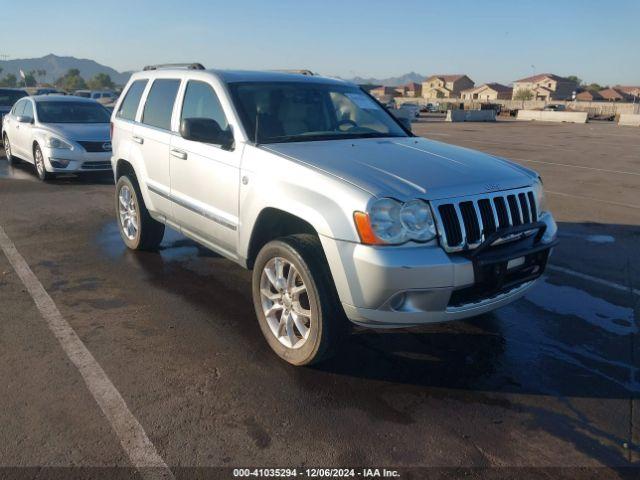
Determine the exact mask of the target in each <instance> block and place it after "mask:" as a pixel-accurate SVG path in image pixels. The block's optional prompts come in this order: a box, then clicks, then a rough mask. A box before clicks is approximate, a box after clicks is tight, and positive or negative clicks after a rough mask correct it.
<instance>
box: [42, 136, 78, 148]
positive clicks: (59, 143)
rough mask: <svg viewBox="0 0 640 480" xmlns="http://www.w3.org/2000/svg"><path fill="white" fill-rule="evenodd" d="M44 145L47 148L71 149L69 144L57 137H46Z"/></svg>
mask: <svg viewBox="0 0 640 480" xmlns="http://www.w3.org/2000/svg"><path fill="white" fill-rule="evenodd" d="M45 145H46V146H47V147H49V148H59V149H64V150H71V148H72V147H71V145H70V144H68V143H67V142H65V141H64V140H61V139H60V138H58V137H47V139H46V141H45Z"/></svg>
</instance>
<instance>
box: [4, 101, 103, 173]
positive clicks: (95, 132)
mask: <svg viewBox="0 0 640 480" xmlns="http://www.w3.org/2000/svg"><path fill="white" fill-rule="evenodd" d="M109 115H110V113H109V112H108V111H107V109H106V108H104V107H103V106H102V105H100V104H99V103H98V102H96V101H95V100H91V99H84V98H79V97H67V96H61V95H60V96H59V95H40V96H34V97H25V98H22V99H20V100H18V102H16V104H15V105H14V106H13V108H12V109H11V112H9V113H8V114H7V115H5V117H4V120H3V122H2V139H3V142H4V151H5V156H6V157H7V159H8V160H9V162H13V161H15V160H16V159H22V160H25V161H27V162H29V163H33V164H34V165H35V167H36V170H37V172H38V177H40V179H41V180H43V181H45V180H49V179H51V178H53V177H54V176H55V175H56V174H57V173H83V172H99V171H103V172H104V171H110V170H111V139H110V134H109Z"/></svg>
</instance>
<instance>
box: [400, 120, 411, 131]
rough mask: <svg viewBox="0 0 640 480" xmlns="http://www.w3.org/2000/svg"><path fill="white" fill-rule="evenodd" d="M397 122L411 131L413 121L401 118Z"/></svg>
mask: <svg viewBox="0 0 640 480" xmlns="http://www.w3.org/2000/svg"><path fill="white" fill-rule="evenodd" d="M397 120H398V121H399V122H400V123H401V124H402V126H403V127H404V128H406V129H407V130H409V131H411V119H409V118H407V117H400V118H398V119H397Z"/></svg>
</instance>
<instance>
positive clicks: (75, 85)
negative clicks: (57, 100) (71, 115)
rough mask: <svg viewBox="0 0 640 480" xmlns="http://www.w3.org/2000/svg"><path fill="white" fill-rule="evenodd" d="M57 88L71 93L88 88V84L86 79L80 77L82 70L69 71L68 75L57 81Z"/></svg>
mask: <svg viewBox="0 0 640 480" xmlns="http://www.w3.org/2000/svg"><path fill="white" fill-rule="evenodd" d="M55 86H56V87H58V88H62V89H63V90H67V91H69V92H72V91H74V90H82V89H83V88H87V84H86V82H85V81H84V78H82V77H81V76H80V70H78V69H77V68H70V69H69V70H67V73H65V74H64V75H63V76H62V77H60V78H59V79H57V80H56V81H55Z"/></svg>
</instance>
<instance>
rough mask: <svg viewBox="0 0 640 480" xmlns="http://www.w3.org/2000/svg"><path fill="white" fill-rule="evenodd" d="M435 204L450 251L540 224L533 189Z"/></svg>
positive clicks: (441, 237) (442, 241)
mask: <svg viewBox="0 0 640 480" xmlns="http://www.w3.org/2000/svg"><path fill="white" fill-rule="evenodd" d="M432 205H433V206H434V212H435V213H436V223H437V225H438V230H439V232H440V241H441V243H442V246H443V247H444V249H445V250H446V251H447V252H459V251H461V250H467V249H473V248H476V247H477V246H479V245H480V244H481V243H482V242H483V241H484V240H485V238H487V237H488V236H490V235H491V234H493V233H495V232H496V231H499V230H503V229H505V228H508V227H512V226H513V227H515V226H519V225H527V224H530V223H534V222H537V221H538V208H537V205H536V202H535V196H534V195H533V191H532V190H531V189H530V188H525V189H518V190H510V191H507V192H498V193H491V194H483V195H474V196H470V197H464V198H460V199H456V200H453V201H452V200H451V199H446V200H440V201H434V202H432Z"/></svg>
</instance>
